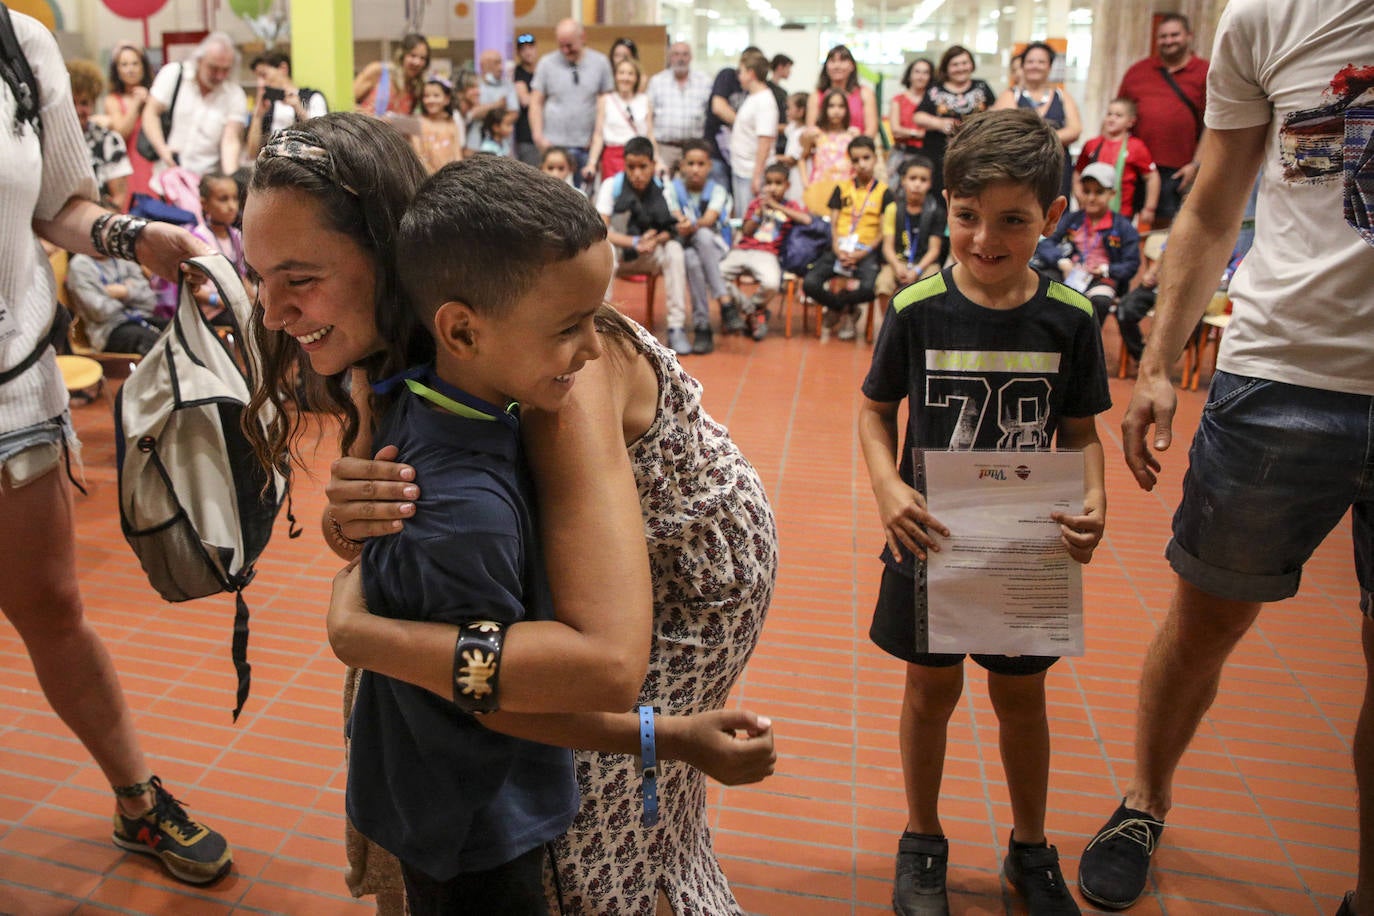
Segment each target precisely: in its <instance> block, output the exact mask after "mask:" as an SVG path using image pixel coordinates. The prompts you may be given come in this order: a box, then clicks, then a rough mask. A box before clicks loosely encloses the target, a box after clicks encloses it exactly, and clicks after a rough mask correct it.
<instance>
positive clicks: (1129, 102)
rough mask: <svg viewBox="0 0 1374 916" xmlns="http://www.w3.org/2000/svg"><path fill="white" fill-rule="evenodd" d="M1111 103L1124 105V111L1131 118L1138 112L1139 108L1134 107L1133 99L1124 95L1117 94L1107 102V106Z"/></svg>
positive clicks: (1111, 104)
mask: <svg viewBox="0 0 1374 916" xmlns="http://www.w3.org/2000/svg"><path fill="white" fill-rule="evenodd" d="M1113 105H1121V106H1124V107H1125V109H1126V113H1127V114H1129V115H1130V116H1131V117H1133V118H1134V117H1137V116H1139V114H1140V109H1139V108H1137V107H1136V104H1135V99H1128V98H1126V97H1125V96H1124V95H1121V96H1117V97H1116V98H1114V99H1112V100H1111V101H1110V102H1108V103H1107V107H1108V108H1110V107H1111V106H1113Z"/></svg>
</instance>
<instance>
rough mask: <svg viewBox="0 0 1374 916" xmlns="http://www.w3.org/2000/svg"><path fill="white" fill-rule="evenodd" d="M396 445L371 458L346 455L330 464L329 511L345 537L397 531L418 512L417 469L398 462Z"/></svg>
mask: <svg viewBox="0 0 1374 916" xmlns="http://www.w3.org/2000/svg"><path fill="white" fill-rule="evenodd" d="M398 454H399V452H398V451H397V449H396V446H394V445H388V446H386V447H385V448H383V449H382V450H381V451H379V452H378V453H377V454H376V455H375V456H374V457H373V458H372V460H368V459H366V458H350V457H343V458H338V459H335V461H334V463H333V464H332V465H330V467H329V484H328V486H326V487H325V489H324V492H325V495H326V496H327V497H329V514H330V515H331V516H332V517H333V519H334V521H335V522H337V523H338V525H339V530H341V531H342V532H343V533H344V536H345V537H347V538H349V539H350V540H354V541H361V540H363V539H364V538H369V537H376V536H378V535H384V534H395V533H396V532H397V531H400V530H401V526H402V524H403V521H402V520H403V519H406V518H409V517H410V516H412V515H414V514H415V500H417V499H419V498H420V488H419V487H418V486H416V484H415V482H414V481H415V469H414V468H412V467H411V466H410V465H408V464H400V463H399V462H397V461H396V457H397V455H398Z"/></svg>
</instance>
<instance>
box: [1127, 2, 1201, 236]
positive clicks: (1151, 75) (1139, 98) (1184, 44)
mask: <svg viewBox="0 0 1374 916" xmlns="http://www.w3.org/2000/svg"><path fill="white" fill-rule="evenodd" d="M1155 50H1156V53H1157V54H1158V56H1157V57H1147V58H1145V59H1144V60H1139V61H1136V62H1135V63H1134V64H1132V65H1131V67H1130V69H1129V70H1127V71H1126V75H1125V76H1123V77H1122V78H1121V88H1120V89H1118V90H1117V92H1116V94H1117V95H1118V96H1120V97H1122V98H1128V99H1130V100H1132V101H1133V102H1135V104H1136V112H1137V115H1136V126H1135V135H1136V136H1137V137H1139V138H1140V139H1141V140H1143V141H1145V145H1146V146H1147V147H1149V149H1150V154H1151V155H1152V156H1153V157H1154V160H1155V165H1156V166H1158V168H1159V178H1160V190H1159V206H1158V208H1157V211H1156V213H1155V220H1154V226H1155V227H1156V228H1161V227H1163V226H1167V225H1168V224H1169V223H1170V222H1171V221H1172V220H1173V217H1174V214H1175V213H1177V212H1178V206H1179V203H1180V202H1181V201H1182V197H1183V193H1184V192H1186V191H1187V190H1188V188H1189V186H1190V185H1192V183H1193V178H1194V176H1196V175H1197V150H1198V143H1199V141H1200V140H1201V138H1202V130H1203V127H1202V117H1203V113H1204V112H1205V111H1206V109H1207V61H1205V60H1203V59H1202V58H1201V57H1198V56H1197V55H1195V54H1194V53H1193V32H1192V29H1191V28H1190V27H1189V25H1188V17H1186V16H1183V15H1181V14H1179V13H1169V14H1167V15H1166V16H1164V18H1163V19H1161V20H1160V22H1159V26H1158V28H1157V29H1156V31H1155ZM1185 100H1186V101H1185Z"/></svg>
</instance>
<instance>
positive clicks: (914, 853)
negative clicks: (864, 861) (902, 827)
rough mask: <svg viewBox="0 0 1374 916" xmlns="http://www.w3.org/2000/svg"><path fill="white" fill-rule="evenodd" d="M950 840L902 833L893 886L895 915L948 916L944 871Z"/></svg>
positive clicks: (947, 859)
mask: <svg viewBox="0 0 1374 916" xmlns="http://www.w3.org/2000/svg"><path fill="white" fill-rule="evenodd" d="M948 869H949V840H947V839H945V838H944V837H941V838H940V839H938V840H936V839H932V838H930V837H925V836H921V835H919V834H915V833H909V832H908V833H903V834H902V838H901V839H900V840H898V841H897V877H896V880H895V881H894V882H893V884H892V912H894V913H897V914H898V916H949V895H948V894H947V893H946V891H945V872H946V871H947V870H948Z"/></svg>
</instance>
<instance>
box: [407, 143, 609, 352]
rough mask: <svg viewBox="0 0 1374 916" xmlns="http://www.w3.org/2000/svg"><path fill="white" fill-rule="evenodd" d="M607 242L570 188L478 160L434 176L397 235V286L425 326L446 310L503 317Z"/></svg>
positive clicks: (514, 166) (499, 161)
mask: <svg viewBox="0 0 1374 916" xmlns="http://www.w3.org/2000/svg"><path fill="white" fill-rule="evenodd" d="M605 238H606V224H605V223H604V222H602V220H601V216H600V215H599V214H598V213H597V212H596V210H595V209H594V208H593V207H592V205H591V204H590V203H589V202H588V201H587V199H586V198H585V197H583V196H582V195H581V194H580V193H578V192H577V191H576V190H575V189H574V188H572V187H571V186H569V185H568V183H567V182H565V181H560V180H559V179H557V178H554V177H553V176H551V175H546V174H544V173H543V172H541V171H539V170H538V169H535V168H531V167H530V166H528V165H525V164H524V163H523V162H519V161H517V160H514V159H509V158H507V157H504V156H474V157H472V158H470V159H464V160H462V161H461V162H454V163H450V164H449V165H446V166H444V167H443V168H442V169H440V170H439V171H437V172H435V173H434V174H433V175H432V176H430V178H429V180H427V181H426V182H425V183H424V184H423V185H421V186H420V190H419V191H417V192H416V194H415V198H414V200H413V201H411V204H410V208H409V209H408V210H407V211H406V214H405V216H404V217H402V219H401V226H400V229H399V230H398V233H397V252H398V255H399V258H398V260H399V265H398V272H399V274H400V280H401V286H402V289H404V291H405V294H406V297H407V298H408V299H409V301H410V307H411V308H412V309H413V311H414V312H415V314H416V315H417V316H418V317H419V318H420V319H421V320H422V321H423V322H424V323H425V324H426V326H429V325H431V324H432V322H433V319H434V313H435V312H436V311H437V310H438V308H439V306H440V305H442V304H444V303H445V302H450V301H459V302H463V303H466V304H467V305H468V306H469V307H470V308H472V310H473V311H475V312H477V313H479V314H483V315H500V314H502V313H505V312H507V311H509V310H510V308H511V307H512V306H513V305H514V304H515V303H516V302H517V301H519V300H520V298H521V297H522V296H524V295H525V293H527V292H528V291H529V290H530V288H531V287H533V286H534V285H535V284H536V283H537V282H538V281H539V276H540V274H541V273H542V272H543V270H544V268H545V267H547V266H548V265H549V264H552V263H555V262H558V261H566V260H569V259H571V258H574V257H576V256H577V255H579V254H581V253H582V252H583V251H586V250H587V249H588V248H590V247H591V246H592V245H595V244H596V243H598V242H600V241H603V240H604V239H605Z"/></svg>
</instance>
